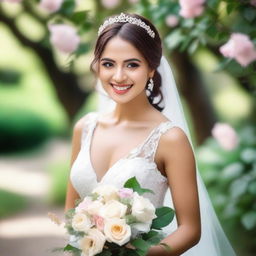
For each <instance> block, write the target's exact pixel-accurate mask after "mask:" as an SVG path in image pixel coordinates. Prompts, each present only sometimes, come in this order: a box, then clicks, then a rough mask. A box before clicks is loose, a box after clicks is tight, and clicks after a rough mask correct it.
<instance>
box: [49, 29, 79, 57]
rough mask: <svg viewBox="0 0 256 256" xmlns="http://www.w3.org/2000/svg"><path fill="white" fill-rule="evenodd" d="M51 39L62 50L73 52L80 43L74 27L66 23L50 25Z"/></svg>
mask: <svg viewBox="0 0 256 256" xmlns="http://www.w3.org/2000/svg"><path fill="white" fill-rule="evenodd" d="M49 30H50V32H51V36H50V41H51V43H52V44H53V45H54V46H55V47H56V48H57V49H58V50H60V51H62V52H65V53H72V52H73V51H75V50H76V49H77V47H78V45H79V43H80V38H79V36H78V35H77V33H76V30H75V28H74V27H71V26H69V25H65V24H56V25H49Z"/></svg>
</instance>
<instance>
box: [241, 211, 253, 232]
mask: <svg viewBox="0 0 256 256" xmlns="http://www.w3.org/2000/svg"><path fill="white" fill-rule="evenodd" d="M242 224H243V225H244V227H245V228H246V229H248V230H251V229H253V228H254V227H256V212H248V213H246V214H244V215H243V217H242Z"/></svg>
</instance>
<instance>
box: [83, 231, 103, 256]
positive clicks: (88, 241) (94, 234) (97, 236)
mask: <svg viewBox="0 0 256 256" xmlns="http://www.w3.org/2000/svg"><path fill="white" fill-rule="evenodd" d="M105 242H106V237H105V236H104V235H103V234H102V233H101V232H100V231H99V230H98V229H96V228H92V229H90V230H89V232H88V235H87V236H85V237H83V238H82V239H81V240H80V241H79V246H80V249H81V250H82V256H93V255H96V254H98V253H100V252H102V250H103V246H104V244H105Z"/></svg>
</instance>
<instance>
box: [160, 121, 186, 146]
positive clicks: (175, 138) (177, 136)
mask: <svg viewBox="0 0 256 256" xmlns="http://www.w3.org/2000/svg"><path fill="white" fill-rule="evenodd" d="M162 143H163V145H165V146H167V147H169V146H174V145H175V146H179V145H182V144H184V143H189V140H188V137H187V135H186V133H185V132H184V131H183V129H181V128H180V127H178V126H174V127H172V128H171V129H168V130H167V131H166V132H165V133H164V134H163V136H162Z"/></svg>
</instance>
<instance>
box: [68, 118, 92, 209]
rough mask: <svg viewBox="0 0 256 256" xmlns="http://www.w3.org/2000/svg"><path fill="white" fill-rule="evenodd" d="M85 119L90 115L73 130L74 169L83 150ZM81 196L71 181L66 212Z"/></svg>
mask: <svg viewBox="0 0 256 256" xmlns="http://www.w3.org/2000/svg"><path fill="white" fill-rule="evenodd" d="M85 118H88V115H85V116H84V117H82V118H81V119H79V120H78V121H77V122H76V124H75V125H74V128H73V136H72V147H71V164H70V166H71V167H72V165H73V163H74V161H75V159H76V158H77V155H78V153H79V151H80V148H81V136H82V131H83V125H84V122H85ZM79 198H80V197H79V195H78V193H77V192H76V190H75V189H74V187H73V185H72V183H71V181H70V179H69V181H68V185H67V193H66V202H65V212H66V211H67V210H69V209H70V208H74V207H75V200H76V199H79Z"/></svg>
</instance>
